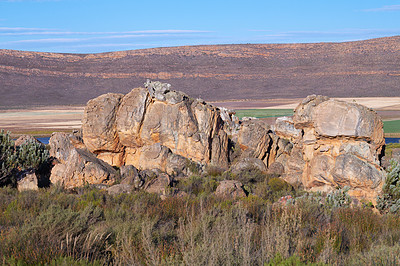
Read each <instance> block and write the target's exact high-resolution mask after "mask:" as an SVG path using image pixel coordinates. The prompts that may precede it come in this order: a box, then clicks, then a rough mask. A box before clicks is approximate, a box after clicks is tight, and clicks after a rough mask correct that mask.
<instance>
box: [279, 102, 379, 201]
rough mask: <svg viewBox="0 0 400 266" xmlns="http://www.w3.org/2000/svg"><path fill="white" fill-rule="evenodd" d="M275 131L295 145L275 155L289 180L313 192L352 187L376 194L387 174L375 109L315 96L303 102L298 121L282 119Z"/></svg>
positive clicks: (357, 191)
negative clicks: (285, 151)
mask: <svg viewBox="0 0 400 266" xmlns="http://www.w3.org/2000/svg"><path fill="white" fill-rule="evenodd" d="M285 124H286V125H285ZM276 134H277V135H278V136H281V137H284V138H288V139H290V140H291V141H292V143H293V147H292V149H291V151H290V152H289V153H286V154H282V155H280V156H279V155H278V156H276V157H275V161H276V162H279V163H281V164H282V165H283V166H284V169H285V171H284V174H283V178H284V179H285V180H287V181H288V182H290V183H292V184H298V185H302V186H303V187H304V188H306V189H309V190H314V191H331V190H332V189H335V188H337V187H344V186H348V187H350V190H349V194H350V195H352V196H356V197H359V198H361V197H365V198H368V199H371V200H372V199H375V198H376V193H378V192H379V191H380V188H381V186H382V183H383V182H382V181H383V180H384V178H385V174H384V171H383V170H382V168H381V167H380V157H381V153H382V148H383V145H384V144H385V140H384V136H383V124H382V121H381V119H380V117H379V116H378V115H377V114H376V113H375V112H374V111H372V110H370V109H368V108H366V107H365V106H362V105H359V104H355V103H347V102H342V101H337V100H333V99H329V98H327V97H322V96H315V95H312V96H308V97H307V98H306V99H304V100H303V101H302V102H301V103H300V104H299V105H298V107H297V108H296V109H295V113H294V116H293V120H290V119H286V120H279V121H278V122H277V130H276Z"/></svg>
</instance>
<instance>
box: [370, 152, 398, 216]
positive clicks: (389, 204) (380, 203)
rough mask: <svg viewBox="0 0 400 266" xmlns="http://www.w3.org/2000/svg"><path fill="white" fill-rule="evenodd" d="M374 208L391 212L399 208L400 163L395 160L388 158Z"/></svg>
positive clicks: (395, 211)
mask: <svg viewBox="0 0 400 266" xmlns="http://www.w3.org/2000/svg"><path fill="white" fill-rule="evenodd" d="M376 208H377V209H378V210H380V211H381V212H392V213H397V212H398V211H399V210H400V163H399V162H398V161H396V160H393V159H392V160H390V167H389V169H388V174H387V176H386V181H385V184H384V185H383V187H382V195H380V196H378V198H377V206H376Z"/></svg>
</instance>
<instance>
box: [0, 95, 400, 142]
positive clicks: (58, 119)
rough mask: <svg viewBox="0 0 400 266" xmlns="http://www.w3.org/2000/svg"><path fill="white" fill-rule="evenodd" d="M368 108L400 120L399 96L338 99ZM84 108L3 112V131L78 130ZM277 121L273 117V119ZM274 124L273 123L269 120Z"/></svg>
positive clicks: (279, 104) (277, 102) (275, 105)
mask: <svg viewBox="0 0 400 266" xmlns="http://www.w3.org/2000/svg"><path fill="white" fill-rule="evenodd" d="M338 99H339V100H344V101H349V102H356V103H359V104H363V105H366V106H367V107H369V108H372V109H374V110H376V111H377V112H378V114H379V115H380V116H381V117H382V119H383V120H398V119H400V97H390V98H389V97H368V98H338ZM301 100H302V99H265V100H257V101H251V100H245V101H220V102H212V103H211V104H213V105H215V106H220V107H226V108H229V109H264V108H266V109H293V108H295V107H296V106H297V105H298V103H299V102H300V101H301ZM83 111H84V106H52V107H41V108H34V109H10V110H1V111H0V129H4V130H8V131H11V132H12V133H13V134H14V135H16V136H17V135H20V134H32V135H35V136H50V135H51V133H52V132H54V131H67V132H71V131H72V130H74V129H79V128H80V126H81V120H82V117H83ZM271 119H274V118H271ZM269 122H271V123H273V121H269Z"/></svg>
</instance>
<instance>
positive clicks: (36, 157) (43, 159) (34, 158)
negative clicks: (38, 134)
mask: <svg viewBox="0 0 400 266" xmlns="http://www.w3.org/2000/svg"><path fill="white" fill-rule="evenodd" d="M48 159H49V152H48V150H46V149H45V146H44V145H42V144H40V143H36V142H31V141H27V142H26V143H24V144H22V145H20V146H15V143H14V141H13V140H12V139H11V136H10V133H9V132H4V131H3V130H1V131H0V185H5V184H14V185H15V183H16V182H17V178H18V175H19V174H20V173H22V172H23V171H27V170H34V171H38V172H40V171H41V170H43V171H45V170H46V169H43V168H46V167H48Z"/></svg>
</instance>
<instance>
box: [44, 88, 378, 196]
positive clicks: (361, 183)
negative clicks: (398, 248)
mask: <svg viewBox="0 0 400 266" xmlns="http://www.w3.org/2000/svg"><path fill="white" fill-rule="evenodd" d="M233 114H234V113H233V112H231V111H229V110H226V109H223V108H217V107H214V106H212V105H210V104H207V103H205V102H204V101H202V100H200V99H192V98H190V97H189V96H188V95H186V94H184V93H182V92H177V91H173V90H171V87H170V85H169V84H163V83H160V82H150V81H148V82H146V84H145V88H135V89H133V90H132V91H131V92H130V93H128V94H127V95H122V94H115V93H108V94H105V95H101V96H99V97H97V98H95V99H93V100H90V101H89V102H88V104H87V106H86V108H85V113H84V118H83V125H82V140H83V142H82V141H81V140H80V139H79V138H76V137H72V138H70V137H68V136H66V135H65V134H63V133H55V134H54V135H53V136H52V138H51V140H50V146H51V154H52V156H54V157H55V158H57V160H58V162H59V164H57V165H56V166H55V167H54V168H53V170H52V175H51V181H52V182H53V183H54V182H60V183H63V184H64V185H65V186H67V187H73V186H81V185H84V184H85V183H93V184H112V183H113V181H114V180H115V179H116V178H117V175H118V174H117V173H116V171H115V170H114V168H113V167H111V166H118V167H121V174H122V173H123V172H124V171H125V170H126V169H128V168H129V167H134V169H138V170H139V173H138V172H135V171H136V170H132V169H133V168H132V169H131V168H129V169H131V170H132V171H133V172H135V173H133V172H132V175H131V177H130V179H129V180H130V181H124V182H125V183H122V184H121V185H120V186H119V187H115V188H114V190H115V191H126V190H129V189H131V188H133V187H134V188H139V187H140V188H143V189H146V190H149V191H152V190H157V191H160V190H162V189H163V188H164V187H165V186H167V185H168V184H169V183H170V182H171V180H170V179H169V178H168V176H172V175H178V174H183V175H189V174H190V172H191V171H192V170H193V166H194V167H195V168H196V169H202V168H203V167H204V166H206V165H214V166H218V167H219V168H220V169H224V170H227V169H229V168H231V171H232V172H235V171H236V172H237V171H241V170H243V169H246V168H247V167H250V168H257V169H258V170H260V171H263V172H267V173H270V174H272V175H274V176H277V175H281V177H282V178H284V179H285V180H286V181H287V182H289V183H291V184H293V185H297V186H302V187H304V188H305V189H308V190H318V191H330V190H333V189H335V188H337V187H343V186H349V187H350V188H351V189H350V193H351V195H353V196H356V197H366V198H368V199H372V198H375V195H376V193H378V192H379V190H380V188H381V185H382V181H383V180H384V172H383V170H382V169H381V167H380V156H381V152H382V147H383V145H384V138H383V127H382V121H381V119H380V118H379V117H378V116H377V114H376V113H375V112H374V111H372V110H370V109H368V108H366V107H364V106H361V105H358V104H353V103H346V102H341V101H336V100H332V99H329V98H327V97H323V96H315V95H314V96H309V97H307V98H306V99H305V100H303V102H302V103H300V104H299V106H298V107H297V108H296V110H295V114H294V116H293V118H289V117H285V118H278V119H277V121H276V124H275V125H273V126H271V125H268V124H266V123H265V122H264V121H262V120H257V119H250V120H246V121H241V122H239V121H238V120H237V118H236V117H235V116H234V115H233ZM125 167H128V168H126V169H125ZM124 169H125V170H124ZM151 169H158V170H157V171H161V172H163V173H166V174H167V175H165V176H164V175H163V176H161V175H160V178H158V179H157V180H155V179H154V180H153V181H152V183H148V184H147V183H146V184H144V183H145V180H144V178H141V177H140V171H143V170H151ZM127 171H128V170H127ZM161 177H162V178H161Z"/></svg>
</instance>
